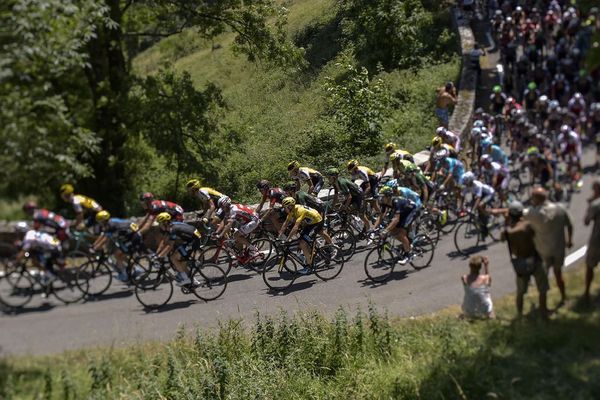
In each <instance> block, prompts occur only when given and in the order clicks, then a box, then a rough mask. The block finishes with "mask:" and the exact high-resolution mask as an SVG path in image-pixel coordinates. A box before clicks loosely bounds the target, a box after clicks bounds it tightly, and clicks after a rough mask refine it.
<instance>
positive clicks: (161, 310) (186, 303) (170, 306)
mask: <svg viewBox="0 0 600 400" xmlns="http://www.w3.org/2000/svg"><path fill="white" fill-rule="evenodd" d="M198 303H200V301H198V300H185V301H176V302H174V303H169V304H167V305H165V306H162V307H161V308H159V309H158V310H146V309H142V312H143V314H145V315H148V314H160V313H164V312H168V311H172V310H180V309H183V308H188V307H189V306H191V305H192V304H198Z"/></svg>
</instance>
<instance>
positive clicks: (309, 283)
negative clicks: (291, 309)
mask: <svg viewBox="0 0 600 400" xmlns="http://www.w3.org/2000/svg"><path fill="white" fill-rule="evenodd" d="M316 282H317V279H311V280H309V281H302V282H299V283H294V284H292V286H290V287H289V288H287V289H285V290H279V291H277V290H273V289H267V293H268V294H269V295H271V296H287V295H288V294H291V293H294V292H298V291H300V290H305V289H308V288H310V287H313V286H314V284H315V283H316Z"/></svg>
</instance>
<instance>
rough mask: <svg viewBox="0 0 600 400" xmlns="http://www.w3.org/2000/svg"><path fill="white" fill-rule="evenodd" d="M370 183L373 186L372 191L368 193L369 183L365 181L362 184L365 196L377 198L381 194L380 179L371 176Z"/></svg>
mask: <svg viewBox="0 0 600 400" xmlns="http://www.w3.org/2000/svg"><path fill="white" fill-rule="evenodd" d="M369 185H370V186H371V192H370V193H367V192H366V190H367V183H366V182H363V183H361V184H360V188H361V189H362V190H363V193H364V194H365V197H368V196H371V197H372V198H374V199H376V198H377V197H378V196H379V179H377V177H376V176H369Z"/></svg>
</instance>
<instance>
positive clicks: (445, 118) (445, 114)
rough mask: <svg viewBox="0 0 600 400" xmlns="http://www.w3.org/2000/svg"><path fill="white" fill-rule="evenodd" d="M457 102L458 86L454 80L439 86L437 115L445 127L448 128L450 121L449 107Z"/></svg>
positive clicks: (436, 102)
mask: <svg viewBox="0 0 600 400" xmlns="http://www.w3.org/2000/svg"><path fill="white" fill-rule="evenodd" d="M456 102H457V99H456V88H455V87H454V84H453V83H452V82H448V83H446V86H444V87H440V88H438V90H437V98H436V101H435V104H436V108H435V115H436V116H437V117H438V120H439V121H440V125H442V126H443V127H444V128H448V122H449V121H450V112H449V110H448V107H450V106H451V105H452V106H453V105H455V104H456Z"/></svg>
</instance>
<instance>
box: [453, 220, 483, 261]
mask: <svg viewBox="0 0 600 400" xmlns="http://www.w3.org/2000/svg"><path fill="white" fill-rule="evenodd" d="M479 239H480V235H479V228H478V227H477V224H476V223H475V222H474V221H473V220H472V219H468V220H466V221H463V222H461V223H460V224H458V226H457V227H456V231H455V232H454V246H456V251H458V252H459V253H460V254H462V255H469V254H471V253H472V252H474V251H475V250H476V248H477V245H479Z"/></svg>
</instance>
